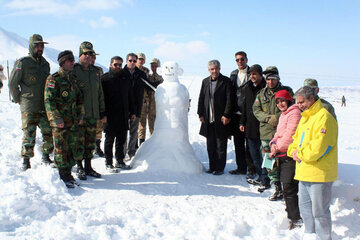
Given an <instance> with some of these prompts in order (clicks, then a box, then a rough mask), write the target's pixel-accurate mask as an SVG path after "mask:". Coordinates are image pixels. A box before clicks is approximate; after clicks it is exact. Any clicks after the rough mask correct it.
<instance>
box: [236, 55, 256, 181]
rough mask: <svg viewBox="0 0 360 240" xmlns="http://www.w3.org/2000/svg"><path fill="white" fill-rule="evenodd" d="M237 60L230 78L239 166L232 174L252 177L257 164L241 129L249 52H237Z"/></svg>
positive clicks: (248, 78)
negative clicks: (253, 160)
mask: <svg viewBox="0 0 360 240" xmlns="http://www.w3.org/2000/svg"><path fill="white" fill-rule="evenodd" d="M235 61H236V64H237V66H238V68H237V69H235V70H234V71H232V72H231V74H230V79H231V84H232V87H233V94H234V99H235V103H234V114H233V116H232V121H231V123H230V125H231V133H232V134H231V135H233V136H234V146H235V158H236V166H237V168H236V169H234V170H231V171H230V174H235V175H238V174H246V173H247V174H248V177H249V178H252V177H253V175H254V174H255V166H254V164H253V162H252V160H251V157H250V153H249V147H248V146H247V144H245V134H244V132H241V131H240V128H239V127H240V118H241V115H242V114H243V113H244V111H245V110H244V109H243V102H244V88H245V86H246V83H247V82H248V81H249V80H250V72H249V66H248V65H247V63H248V58H247V54H246V53H245V52H243V51H239V52H237V53H235Z"/></svg>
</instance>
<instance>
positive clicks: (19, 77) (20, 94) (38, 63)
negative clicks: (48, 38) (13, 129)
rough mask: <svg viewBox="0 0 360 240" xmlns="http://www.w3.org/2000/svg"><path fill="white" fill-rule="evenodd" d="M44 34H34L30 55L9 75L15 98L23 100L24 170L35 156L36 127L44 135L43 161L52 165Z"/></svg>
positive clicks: (17, 101)
mask: <svg viewBox="0 0 360 240" xmlns="http://www.w3.org/2000/svg"><path fill="white" fill-rule="evenodd" d="M44 44H47V42H44V41H43V38H42V36H41V35H39V34H34V35H32V36H31V37H30V41H29V56H26V57H23V58H21V59H19V60H17V61H16V62H15V66H14V68H13V70H12V72H11V75H10V79H9V90H10V95H11V97H12V101H13V102H15V103H18V104H20V110H21V120H22V129H23V132H24V136H23V141H22V149H21V157H22V158H23V166H22V170H23V171H26V170H27V169H28V168H30V167H31V166H30V158H32V157H33V156H34V146H35V139H36V127H40V130H41V134H42V137H43V140H42V146H41V152H42V162H43V163H44V164H45V165H51V164H52V161H51V160H50V158H49V154H50V153H51V152H52V151H53V150H54V144H53V137H52V133H51V128H50V124H49V121H48V119H47V117H46V113H45V107H44V88H45V81H46V78H47V77H48V76H49V75H50V65H49V63H48V62H47V61H46V60H45V58H44V57H43V56H42V55H43V52H44Z"/></svg>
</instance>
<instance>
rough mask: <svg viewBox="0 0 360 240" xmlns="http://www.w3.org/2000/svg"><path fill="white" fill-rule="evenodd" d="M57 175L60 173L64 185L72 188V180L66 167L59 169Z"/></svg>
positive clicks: (73, 185)
mask: <svg viewBox="0 0 360 240" xmlns="http://www.w3.org/2000/svg"><path fill="white" fill-rule="evenodd" d="M59 175H60V179H61V180H62V181H63V182H64V183H65V186H66V187H67V188H74V187H75V184H74V182H73V181H71V178H70V176H71V174H69V173H68V171H66V169H59Z"/></svg>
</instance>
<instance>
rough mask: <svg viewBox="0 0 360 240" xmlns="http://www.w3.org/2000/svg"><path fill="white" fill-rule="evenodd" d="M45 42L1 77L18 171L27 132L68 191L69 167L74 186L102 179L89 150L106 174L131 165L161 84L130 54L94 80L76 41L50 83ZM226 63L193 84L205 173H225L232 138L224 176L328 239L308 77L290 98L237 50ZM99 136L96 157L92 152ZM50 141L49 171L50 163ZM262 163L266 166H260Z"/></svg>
mask: <svg viewBox="0 0 360 240" xmlns="http://www.w3.org/2000/svg"><path fill="white" fill-rule="evenodd" d="M44 44H47V43H46V42H44V41H43V38H42V36H41V35H39V34H34V35H32V36H31V37H30V43H29V56H26V57H23V58H21V59H19V60H17V61H16V62H15V66H14V69H13V70H12V72H11V76H10V79H9V90H10V95H11V97H12V101H13V102H15V103H18V104H20V109H21V118H22V129H23V132H24V136H23V142H22V150H21V157H22V159H23V164H22V169H23V170H24V171H25V170H27V169H29V168H31V165H30V158H31V157H33V156H34V153H33V148H34V145H35V134H36V127H39V128H40V129H41V133H42V137H43V138H42V139H43V144H42V146H41V152H42V163H44V164H46V165H54V166H55V167H57V168H58V170H59V175H60V178H61V179H62V180H63V181H64V183H65V184H66V186H67V187H68V188H73V187H75V185H78V184H79V183H78V182H77V181H76V180H75V179H74V177H73V176H72V174H71V169H72V167H73V166H74V165H77V170H76V173H77V176H78V178H79V179H80V180H86V179H87V177H88V176H91V177H95V178H100V177H101V175H100V174H99V173H98V172H96V171H95V170H94V169H93V167H92V165H91V160H92V158H93V152H94V150H95V149H96V152H97V153H98V154H99V155H102V156H104V157H105V165H106V168H107V169H108V170H109V171H110V172H112V173H116V172H118V169H129V168H130V166H128V165H126V164H125V162H124V160H125V156H126V154H128V156H129V158H132V157H133V156H134V155H135V153H136V149H137V147H138V146H139V145H140V144H142V143H143V142H144V141H145V138H146V121H147V120H148V124H149V131H150V134H152V132H153V130H154V121H155V117H156V116H155V114H156V110H155V99H154V92H155V90H156V87H157V86H158V85H159V84H161V83H162V81H163V79H162V77H161V76H160V75H159V74H157V70H156V69H157V67H160V61H159V60H158V59H156V58H154V59H153V60H152V61H151V63H150V66H151V70H152V74H150V71H149V69H147V68H145V67H144V66H143V65H144V63H145V60H146V59H145V54H143V53H138V54H134V53H129V54H128V55H127V56H126V65H125V66H124V68H123V67H122V64H123V59H122V58H121V57H119V56H114V57H112V58H111V60H110V69H109V72H107V73H105V74H103V72H102V69H101V68H99V67H96V66H95V65H94V62H95V58H96V55H97V53H96V52H95V51H94V49H93V45H92V44H91V43H90V42H83V43H81V45H80V49H79V61H78V62H77V63H75V57H74V55H73V53H72V52H71V51H70V50H65V51H62V52H61V53H60V54H59V55H58V63H59V66H60V68H59V70H58V71H57V72H56V73H54V74H52V75H50V66H49V63H48V62H47V61H46V60H45V58H44V57H43V56H42V55H43V51H44ZM235 61H236V64H237V66H238V68H237V69H236V70H234V71H233V72H231V74H230V78H229V77H226V76H224V75H222V74H221V73H220V68H221V66H220V62H219V61H218V60H211V61H209V62H208V70H209V73H210V76H209V77H207V78H205V79H204V80H203V81H202V85H201V90H200V93H199V100H198V110H197V113H198V115H199V119H200V121H201V128H200V134H201V135H203V136H205V137H206V144H207V151H208V156H209V169H208V170H207V171H206V173H209V174H213V175H222V174H223V173H224V168H225V165H226V154H227V140H228V138H229V136H233V139H234V146H235V155H236V165H237V168H236V169H234V170H231V171H230V174H234V175H238V174H243V175H246V177H247V182H248V183H249V184H253V185H257V186H258V191H259V192H263V191H264V190H266V189H269V188H270V186H271V183H273V185H274V186H275V192H274V193H273V194H272V195H271V196H270V198H269V200H272V201H274V200H280V199H283V198H284V200H285V204H286V211H287V214H288V218H289V229H292V228H294V227H298V226H301V225H302V222H304V225H305V231H306V232H312V233H315V232H316V234H317V235H318V236H319V237H320V238H321V239H330V238H331V217H330V211H329V205H330V199H331V186H332V182H334V181H335V180H336V178H337V133H338V132H337V129H338V126H337V121H336V116H335V112H334V108H333V107H332V106H331V104H330V103H328V102H326V101H325V100H324V99H320V98H319V97H318V92H319V87H318V84H317V81H316V80H315V79H306V80H305V82H304V87H302V88H300V89H299V90H298V91H296V93H295V95H294V93H293V91H292V89H291V88H290V87H288V86H284V85H282V84H281V82H280V75H279V71H278V69H277V68H276V67H274V66H270V67H267V68H266V69H265V71H263V70H262V67H261V66H260V65H258V64H254V65H252V66H251V67H250V66H248V64H247V63H248V58H247V54H246V53H245V52H243V51H240V52H237V53H236V54H235ZM294 100H296V102H295V101H294ZM115 103H116V104H115ZM97 129H98V130H97ZM99 129H100V130H99ZM102 130H103V131H104V132H105V144H104V146H105V147H104V152H105V153H102V150H101V148H100V139H101V137H102V136H101V132H102ZM99 132H100V134H99ZM128 132H129V142H128V143H127V133H128ZM138 140H139V141H138ZM53 141H54V142H53ZM114 142H115V159H116V163H115V165H114V164H113V145H114ZM54 143H55V157H54V162H55V164H53V162H52V160H51V159H50V157H49V155H50V154H51V153H52V151H53V150H54ZM263 159H266V160H270V161H272V163H273V164H270V166H269V165H267V168H265V167H263V166H262V165H263V162H264V161H265V160H263ZM298 192H299V197H298Z"/></svg>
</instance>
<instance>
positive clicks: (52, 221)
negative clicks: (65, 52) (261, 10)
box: [0, 69, 360, 240]
mask: <svg viewBox="0 0 360 240" xmlns="http://www.w3.org/2000/svg"><path fill="white" fill-rule="evenodd" d="M185 71H186V69H185ZM201 79H202V77H183V78H181V81H182V82H183V83H184V84H185V85H186V86H190V90H189V91H190V95H191V98H192V107H191V110H190V113H189V138H190V143H191V145H192V147H193V149H194V151H195V154H196V156H197V157H198V158H199V160H200V161H201V162H202V163H203V164H204V166H205V167H208V160H207V152H206V146H205V139H204V138H203V137H201V136H199V134H198V132H199V126H200V124H199V120H198V117H197V115H196V108H197V98H198V92H199V90H200V85H201ZM4 85H5V86H4V88H3V89H2V93H1V94H0V103H1V105H0V136H1V137H0V239H105V240H106V239H114V240H115V239H206V240H208V239H301V238H302V237H303V228H301V229H295V230H292V231H289V230H287V218H286V213H285V205H284V202H281V201H280V202H270V201H269V200H267V198H268V197H269V195H270V194H271V192H272V190H270V191H265V192H264V193H261V194H260V193H258V192H257V190H256V188H255V187H253V186H249V185H248V184H247V183H246V181H245V177H244V176H233V175H230V174H229V173H228V170H231V169H234V168H235V160H234V157H235V153H234V146H233V143H232V141H229V145H228V161H227V165H226V169H225V170H226V173H225V174H224V175H222V176H213V175H208V174H205V173H203V174H200V175H195V176H194V175H179V174H177V175H174V174H169V173H167V172H158V173H154V172H151V173H147V172H140V171H139V170H136V169H133V170H130V171H121V172H120V173H118V174H109V173H107V172H106V170H105V165H104V159H101V158H96V159H95V160H94V161H93V162H94V168H95V169H96V170H98V171H99V172H100V173H101V174H102V175H103V178H101V179H93V178H90V179H88V180H87V181H81V186H80V187H77V188H75V189H67V188H66V187H65V185H64V184H63V183H62V182H61V181H60V180H59V177H58V173H57V171H56V169H51V168H49V167H45V166H42V165H40V156H41V154H40V148H39V144H40V142H41V136H40V133H39V132H38V136H37V138H36V147H35V157H34V158H33V159H32V168H31V169H30V170H28V171H26V172H21V171H20V170H19V166H20V164H21V159H20V153H19V152H20V149H21V138H22V130H21V120H20V112H19V107H18V106H17V105H15V104H12V103H10V102H9V101H8V90H7V86H6V85H7V81H5V83H4ZM320 95H321V96H323V97H325V98H327V100H329V101H330V102H332V103H333V105H334V107H335V109H336V114H337V117H338V122H339V180H338V181H336V183H335V184H334V187H333V200H332V203H331V214H332V219H333V239H360V230H359V226H360V177H359V173H360V163H359V157H358V156H359V155H360V139H359V137H358V136H359V132H358V131H359V128H360V124H359V122H358V120H359V119H360V88H354V87H342V88H331V87H329V88H322V89H321V90H320ZM342 95H345V96H346V98H347V107H346V108H341V107H340V102H339V101H340V98H341V96H342ZM169 140H171V139H169ZM305 239H314V236H305Z"/></svg>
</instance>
